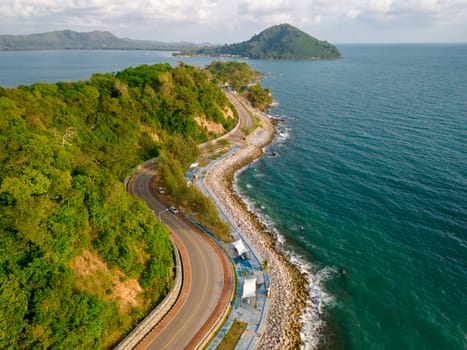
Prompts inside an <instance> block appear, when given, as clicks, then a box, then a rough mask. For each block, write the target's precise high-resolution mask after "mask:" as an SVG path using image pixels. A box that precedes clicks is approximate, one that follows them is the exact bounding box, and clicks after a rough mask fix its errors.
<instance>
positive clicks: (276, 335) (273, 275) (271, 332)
mask: <svg viewBox="0 0 467 350" xmlns="http://www.w3.org/2000/svg"><path fill="white" fill-rule="evenodd" d="M274 136H275V129H274V126H273V123H272V122H271V120H269V119H268V118H266V117H264V116H261V127H259V128H257V129H256V130H255V131H253V132H252V133H251V134H250V135H249V136H248V137H247V139H246V141H245V142H244V143H243V145H242V146H241V148H240V149H239V150H237V151H236V152H235V153H234V154H231V155H229V156H228V157H226V158H225V159H223V160H222V161H219V162H217V163H216V164H215V165H214V166H213V167H212V168H211V169H210V170H209V172H208V173H207V174H206V177H205V179H206V186H207V187H208V188H209V190H210V191H211V193H212V194H213V195H214V196H215V197H216V200H217V202H218V203H219V204H220V205H221V207H222V209H223V210H224V211H225V212H226V213H227V214H228V215H229V216H230V218H231V219H232V220H233V221H234V222H235V224H236V225H237V227H239V228H240V230H241V231H242V233H243V234H244V235H245V237H247V239H248V241H249V243H250V244H252V245H253V246H254V248H255V249H256V250H257V252H258V253H259V254H260V256H261V258H262V259H264V260H266V261H267V265H268V272H269V274H270V279H271V298H270V310H269V315H268V318H267V323H266V331H265V333H264V334H263V336H262V338H261V340H260V343H259V344H258V348H259V349H296V348H300V347H301V346H302V345H303V339H301V332H302V328H303V324H302V317H303V316H304V313H305V310H306V303H307V299H308V297H309V296H308V291H307V286H308V282H307V279H306V277H305V276H304V275H303V274H302V272H300V270H299V268H298V267H297V266H296V265H294V264H293V263H292V262H291V261H290V260H289V259H288V258H287V256H286V255H285V254H284V252H283V251H282V250H281V249H280V247H278V245H277V237H276V235H275V234H274V233H273V232H272V231H271V230H270V229H269V228H268V227H267V226H266V225H265V224H264V223H263V222H262V221H261V220H260V219H259V217H258V216H257V215H256V214H255V213H253V212H251V211H250V210H249V209H248V206H247V203H246V202H245V200H244V199H243V198H242V197H241V196H240V195H239V194H238V192H237V191H236V190H235V184H234V179H235V174H236V173H237V172H238V171H240V170H241V169H243V168H245V167H246V166H248V165H249V164H251V163H252V162H253V161H254V160H256V159H258V158H259V157H261V156H262V154H263V148H264V147H265V146H267V145H269V144H270V143H271V142H272V141H273V139H274ZM219 179H222V180H219Z"/></svg>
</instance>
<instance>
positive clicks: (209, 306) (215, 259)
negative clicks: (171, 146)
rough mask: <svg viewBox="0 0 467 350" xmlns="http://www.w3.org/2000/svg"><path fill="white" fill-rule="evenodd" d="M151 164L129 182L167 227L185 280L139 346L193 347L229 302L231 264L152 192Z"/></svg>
mask: <svg viewBox="0 0 467 350" xmlns="http://www.w3.org/2000/svg"><path fill="white" fill-rule="evenodd" d="M154 167H155V166H154V165H150V166H147V167H145V168H143V169H142V170H141V171H140V172H139V173H138V175H137V176H136V177H135V178H134V181H133V183H132V189H133V193H134V194H135V195H136V196H138V197H140V198H142V199H144V200H145V201H146V202H147V204H148V206H149V207H150V208H151V209H152V210H154V213H155V214H156V215H157V216H158V217H159V218H160V220H161V221H162V222H163V223H164V224H165V225H166V226H167V227H168V228H169V230H170V231H171V234H172V236H173V237H174V240H175V241H176V242H177V243H176V244H177V246H179V249H180V250H181V251H184V252H185V253H186V254H183V253H182V265H183V266H184V270H186V271H185V276H186V279H187V280H186V281H185V282H184V286H183V288H182V293H181V297H180V298H179V301H178V302H177V303H176V307H174V309H173V310H172V311H171V312H170V313H169V314H168V315H167V317H166V318H165V319H164V320H163V322H161V324H160V326H158V327H156V329H155V330H154V331H153V332H152V333H151V335H150V336H149V337H148V339H146V341H144V342H143V343H142V344H141V345H140V346H139V347H138V348H142V349H158V350H162V349H193V348H196V346H197V345H198V344H199V342H200V341H201V340H202V338H203V337H204V336H205V334H206V333H207V332H208V331H209V329H210V328H211V326H212V325H213V324H214V323H215V322H216V321H217V319H218V318H219V316H220V313H221V310H222V309H223V306H225V305H227V304H228V303H229V302H230V292H231V289H232V283H233V282H232V271H231V266H230V263H229V261H228V260H227V258H226V257H225V255H224V254H223V253H222V252H221V251H220V249H219V248H218V247H217V246H216V245H215V244H214V243H213V242H212V241H211V240H210V239H208V238H207V237H206V236H205V235H204V234H202V233H200V232H199V231H198V230H196V229H194V228H193V226H192V225H190V224H189V223H188V222H186V221H185V220H183V219H182V218H181V217H180V215H181V214H176V215H175V214H172V213H171V212H169V211H168V210H166V209H167V206H166V205H163V204H161V203H160V202H159V201H158V200H157V197H158V196H160V195H159V194H151V191H150V190H149V183H150V180H151V177H152V176H153V175H154Z"/></svg>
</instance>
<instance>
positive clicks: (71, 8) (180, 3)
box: [0, 0, 467, 42]
mask: <svg viewBox="0 0 467 350" xmlns="http://www.w3.org/2000/svg"><path fill="white" fill-rule="evenodd" d="M286 22H287V23H291V24H293V25H296V26H298V27H300V28H301V29H303V30H305V31H307V32H309V33H310V34H312V35H315V34H316V36H318V35H319V34H320V33H322V34H323V35H326V37H324V38H325V39H327V40H330V41H333V40H334V41H335V40H340V39H339V38H345V37H347V35H350V32H351V31H354V30H355V32H356V33H357V32H358V33H360V34H361V38H362V40H364V37H365V36H367V35H369V34H371V35H373V36H377V35H381V36H384V38H382V39H381V40H390V39H388V37H387V36H388V35H391V30H390V28H391V26H392V27H393V28H405V29H406V32H407V33H408V34H411V35H412V34H417V38H419V37H423V33H420V30H421V29H420V27H421V26H420V24H423V25H424V26H425V27H428V26H430V27H431V28H436V29H437V30H438V32H439V33H438V34H436V33H437V31H436V30H431V31H429V32H428V31H427V32H426V33H427V34H426V39H425V40H426V41H430V38H431V40H435V41H436V40H438V39H437V38H442V37H443V35H444V38H446V37H447V38H449V37H450V36H452V33H454V34H455V35H457V38H458V39H457V40H458V41H459V40H463V41H465V40H466V38H462V37H461V35H462V34H461V33H465V32H467V1H466V0H262V1H259V0H133V1H128V0H0V33H11V34H15V33H16V34H26V33H28V32H29V33H31V32H38V31H49V30H58V29H65V28H69V29H73V30H80V31H88V30H95V29H101V30H102V29H105V30H110V31H112V32H114V33H115V34H117V35H120V36H129V35H131V36H132V37H136V38H144V39H151V38H153V35H155V34H154V33H156V34H157V35H159V36H161V35H163V36H164V37H165V38H167V40H191V41H214V42H232V41H239V40H240V39H247V38H248V37H249V36H251V35H252V34H254V33H257V32H259V31H261V30H262V29H265V28H266V27H267V26H270V25H273V24H279V23H286ZM381 27H384V29H385V30H384V31H380V32H378V30H379V28H381ZM357 29H358V31H357ZM411 29H412V30H411ZM415 32H417V33H415ZM448 33H450V34H448ZM456 33H457V34H456ZM164 37H163V38H155V39H158V40H159V39H161V40H163V39H164ZM353 37H355V35H354V36H353ZM414 37H415V36H414ZM397 39H398V37H394V40H396V41H397Z"/></svg>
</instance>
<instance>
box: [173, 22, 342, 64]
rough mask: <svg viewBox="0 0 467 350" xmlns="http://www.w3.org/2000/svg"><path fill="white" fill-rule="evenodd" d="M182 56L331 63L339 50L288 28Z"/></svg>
mask: <svg viewBox="0 0 467 350" xmlns="http://www.w3.org/2000/svg"><path fill="white" fill-rule="evenodd" d="M182 54H188V55H209V56H222V55H229V56H239V57H248V58H251V59H278V60H302V59H333V58H339V57H341V54H340V52H339V50H338V49H337V48H336V47H335V46H334V45H332V44H330V43H328V42H327V41H321V40H318V39H316V38H314V37H312V36H311V35H308V34H307V33H305V32H303V31H301V30H300V29H298V28H295V27H294V26H291V25H290V24H280V25H276V26H273V27H270V28H268V29H266V30H264V31H262V32H261V33H259V34H257V35H255V36H253V37H252V38H251V39H250V40H248V41H244V42H241V43H237V44H231V45H224V46H219V47H210V48H202V49H196V50H187V51H184V52H182Z"/></svg>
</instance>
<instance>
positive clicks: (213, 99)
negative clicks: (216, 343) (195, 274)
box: [0, 64, 236, 349]
mask: <svg viewBox="0 0 467 350" xmlns="http://www.w3.org/2000/svg"><path fill="white" fill-rule="evenodd" d="M231 108H232V107H231V105H230V103H229V102H228V100H227V99H226V98H225V96H224V94H223V93H222V91H220V89H218V88H217V87H216V86H215V85H214V84H213V83H211V82H210V80H209V78H208V76H207V74H206V73H205V72H204V71H202V70H200V69H198V68H195V67H191V66H187V65H183V64H181V65H179V66H178V67H175V68H172V67H171V66H169V65H164V64H163V65H153V66H148V65H143V66H139V67H135V68H128V69H125V70H123V71H121V72H118V73H112V74H94V75H93V76H92V77H91V78H90V79H89V80H88V81H80V82H60V83H56V84H44V83H36V84H33V85H31V86H20V87H18V88H14V89H5V88H0V164H1V167H2V171H1V172H0V348H2V349H18V348H56V349H64V348H65V349H67V348H70V349H71V348H73V349H74V348H86V349H91V348H96V349H97V348H109V347H111V346H112V345H114V343H115V342H116V341H118V340H119V338H120V337H121V336H122V335H124V334H125V333H126V332H128V331H129V330H130V329H131V328H132V327H133V326H134V324H135V323H136V322H137V321H138V320H139V319H140V318H141V317H142V316H143V315H144V314H145V313H146V312H147V311H148V310H149V309H150V308H151V307H153V306H154V305H155V304H156V303H158V302H159V301H160V300H161V299H162V298H163V296H164V295H165V294H166V293H167V291H168V290H169V289H170V286H171V283H172V278H171V273H172V267H173V256H172V247H171V244H170V242H169V237H168V232H167V231H166V229H165V228H164V227H163V226H161V225H160V224H159V223H157V222H156V221H155V219H154V217H153V215H152V212H151V211H150V210H149V209H148V208H147V207H146V205H145V204H144V203H142V201H140V200H138V199H136V198H133V197H130V196H128V195H127V194H126V192H125V189H124V186H123V179H124V178H125V177H126V176H128V175H129V174H131V172H132V169H133V168H134V167H135V166H136V165H137V164H139V163H141V162H143V161H145V160H147V159H148V158H151V157H154V156H157V155H158V154H160V153H161V152H168V151H165V150H167V149H168V150H170V152H172V154H176V152H175V149H176V143H177V142H178V143H180V142H181V143H184V144H186V145H195V144H196V143H198V142H202V141H205V140H208V139H210V138H212V137H214V136H216V134H215V133H214V132H213V131H210V130H207V128H206V127H205V126H204V125H203V124H202V123H199V120H200V119H201V120H208V121H210V122H213V123H217V124H219V125H222V126H223V128H224V129H225V130H229V129H230V128H232V126H233V125H235V123H236V120H235V118H234V117H228V116H229V115H232V113H230V114H229V113H227V112H228V111H229V110H230V109H231ZM170 140H172V141H170ZM174 140H176V141H174ZM177 140H178V141H177ZM171 144H173V146H170V145H171ZM179 156H180V157H182V155H181V154H179ZM188 158H190V156H188ZM180 161H181V162H182V163H183V164H184V163H185V162H186V161H188V160H182V159H181V160H180ZM169 277H170V278H169ZM130 286H133V287H132V288H133V290H134V291H135V293H136V294H137V296H136V297H135V299H134V300H132V301H128V303H127V304H125V303H124V301H123V300H122V298H123V294H119V292H118V289H119V288H123V287H125V288H130ZM122 305H127V307H123V306H122Z"/></svg>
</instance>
